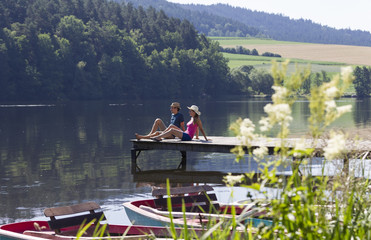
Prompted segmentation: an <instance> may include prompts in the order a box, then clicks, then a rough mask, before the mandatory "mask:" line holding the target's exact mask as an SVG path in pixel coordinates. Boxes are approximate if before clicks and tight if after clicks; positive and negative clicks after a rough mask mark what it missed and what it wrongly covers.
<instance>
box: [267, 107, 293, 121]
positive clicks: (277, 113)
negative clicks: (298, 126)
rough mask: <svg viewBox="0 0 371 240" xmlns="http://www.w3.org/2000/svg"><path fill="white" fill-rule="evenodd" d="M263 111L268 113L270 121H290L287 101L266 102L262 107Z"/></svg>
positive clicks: (289, 109)
mask: <svg viewBox="0 0 371 240" xmlns="http://www.w3.org/2000/svg"><path fill="white" fill-rule="evenodd" d="M264 111H265V112H266V113H267V114H268V115H269V118H270V120H271V121H272V122H275V123H276V122H277V123H280V124H281V123H283V124H285V125H286V124H288V123H289V122H290V121H292V117H291V116H290V115H291V108H290V106H289V105H288V104H287V103H281V104H274V105H272V104H267V105H265V107H264Z"/></svg>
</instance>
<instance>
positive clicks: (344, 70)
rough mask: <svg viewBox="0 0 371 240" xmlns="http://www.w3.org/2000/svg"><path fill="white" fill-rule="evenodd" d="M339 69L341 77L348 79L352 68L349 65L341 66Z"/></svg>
mask: <svg viewBox="0 0 371 240" xmlns="http://www.w3.org/2000/svg"><path fill="white" fill-rule="evenodd" d="M340 71H341V77H342V78H343V79H348V78H349V77H350V75H351V74H352V73H353V68H352V67H351V66H348V67H342V68H341V70H340Z"/></svg>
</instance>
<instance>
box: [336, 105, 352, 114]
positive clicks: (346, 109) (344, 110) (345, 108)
mask: <svg viewBox="0 0 371 240" xmlns="http://www.w3.org/2000/svg"><path fill="white" fill-rule="evenodd" d="M336 111H337V113H338V116H339V117H340V116H341V115H343V114H344V113H347V112H351V111H352V105H345V106H341V107H337V108H336Z"/></svg>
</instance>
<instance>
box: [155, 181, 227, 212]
mask: <svg viewBox="0 0 371 240" xmlns="http://www.w3.org/2000/svg"><path fill="white" fill-rule="evenodd" d="M213 190H214V189H213V188H212V187H211V186H209V185H202V186H189V187H177V188H170V196H171V198H170V201H171V208H172V211H174V212H182V206H183V203H184V206H185V211H186V212H203V213H212V212H213V213H216V212H217V211H218V210H219V208H220V206H219V204H218V203H215V202H214V201H216V200H217V198H216V195H215V193H211V194H207V192H208V191H213ZM167 195H168V194H167V189H166V188H161V189H154V190H153V191H152V196H154V197H156V199H154V202H155V206H156V208H157V209H160V210H168V198H169V196H167ZM164 196H167V197H164Z"/></svg>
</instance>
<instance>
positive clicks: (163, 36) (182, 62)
mask: <svg viewBox="0 0 371 240" xmlns="http://www.w3.org/2000/svg"><path fill="white" fill-rule="evenodd" d="M0 8H1V9H0V10H1V11H0V12H1V13H2V14H1V15H0V18H1V19H3V20H4V22H2V23H1V24H3V26H4V27H3V29H1V30H0V56H1V60H0V64H1V65H0V67H1V68H2V69H3V70H2V71H1V73H0V76H1V79H0V85H1V86H4V88H2V89H1V91H3V93H4V94H2V95H1V97H0V98H1V99H3V100H32V99H40V100H42V99H44V100H59V99H61V100H63V99H76V100H79V99H120V98H146V97H166V98H168V97H169V96H171V97H177V96H179V97H181V96H185V97H201V96H203V95H218V94H219V93H220V92H222V89H223V86H224V85H225V83H226V76H227V74H228V71H229V69H228V66H227V64H226V60H225V59H224V58H223V56H222V54H221V53H220V52H219V47H218V46H217V45H215V44H216V43H214V42H212V41H210V40H209V39H207V38H206V37H205V36H204V35H199V34H198V33H197V31H196V30H195V28H194V26H193V25H192V24H191V23H190V22H188V21H186V20H184V21H181V20H179V19H175V18H170V17H168V16H167V15H166V14H165V13H164V12H163V11H157V10H155V9H154V8H148V9H144V8H142V7H139V8H138V9H136V8H134V7H133V5H132V4H130V3H129V4H125V3H122V4H119V3H117V2H114V1H107V0H50V1H49V0H30V1H21V0H19V1H17V0H16V1H13V2H11V1H3V2H1V4H0ZM13 11H19V12H20V15H19V16H17V14H15V13H14V12H13ZM229 27H231V26H229Z"/></svg>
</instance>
